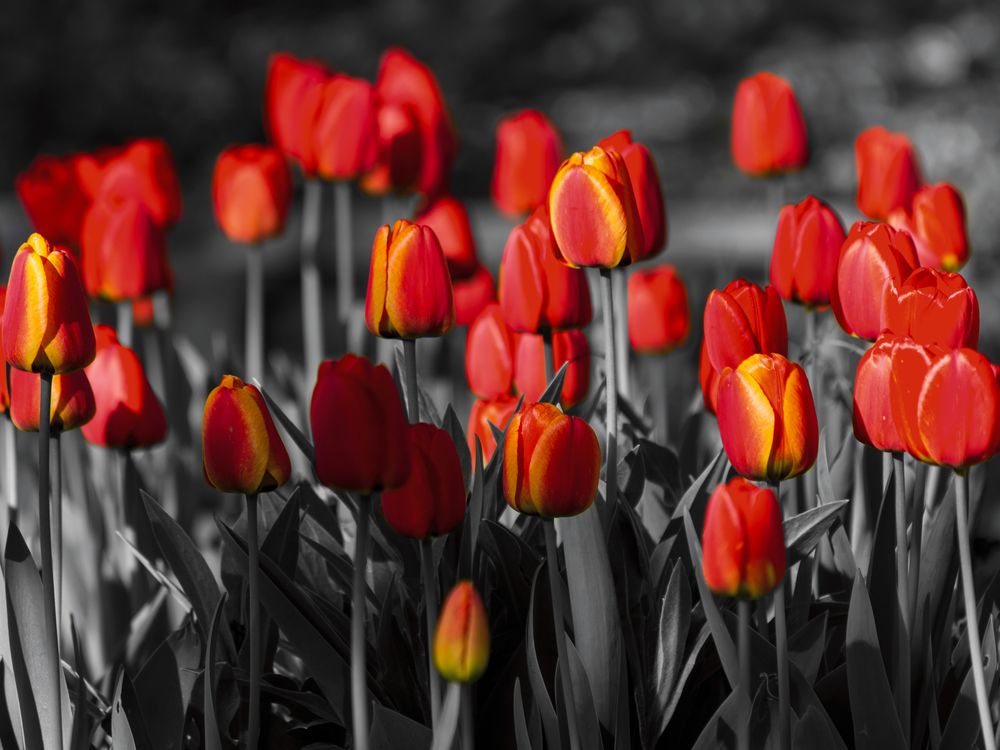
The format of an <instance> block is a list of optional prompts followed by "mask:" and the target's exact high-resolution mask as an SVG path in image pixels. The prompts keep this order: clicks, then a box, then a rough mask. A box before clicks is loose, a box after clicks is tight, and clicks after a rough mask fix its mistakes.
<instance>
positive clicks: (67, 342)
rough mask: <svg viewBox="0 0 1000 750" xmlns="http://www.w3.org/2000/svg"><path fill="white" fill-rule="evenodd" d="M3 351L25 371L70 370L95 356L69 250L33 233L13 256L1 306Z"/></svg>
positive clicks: (84, 301) (84, 302)
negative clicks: (2, 309) (4, 299)
mask: <svg viewBox="0 0 1000 750" xmlns="http://www.w3.org/2000/svg"><path fill="white" fill-rule="evenodd" d="M2 329H3V353H4V356H5V357H6V358H7V361H8V362H10V364H11V366H13V367H16V368H18V369H19V370H27V371H29V372H70V371H72V370H79V369H80V368H81V367H86V366H87V365H88V364H90V362H91V361H92V360H93V359H94V352H95V344H94V329H93V327H92V326H91V323H90V309H89V308H88V306H87V295H86V293H85V292H84V290H83V282H82V281H81V280H80V271H79V269H78V268H77V265H76V261H75V260H74V259H73V256H72V255H70V254H69V253H68V252H67V251H65V250H63V249H62V248H58V247H52V246H51V245H49V243H48V242H47V241H46V240H45V238H44V237H42V236H41V235H40V234H37V233H36V234H32V235H31V236H30V237H28V241H27V242H25V243H24V244H23V245H21V247H20V249H19V250H18V251H17V255H15V256H14V264H13V266H12V267H11V269H10V280H9V282H8V284H7V298H6V301H5V303H4V311H3V326H2Z"/></svg>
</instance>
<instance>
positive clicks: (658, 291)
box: [628, 266, 691, 354]
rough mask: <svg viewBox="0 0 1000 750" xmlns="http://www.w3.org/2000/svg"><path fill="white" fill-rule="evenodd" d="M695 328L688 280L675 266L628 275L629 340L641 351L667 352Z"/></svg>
mask: <svg viewBox="0 0 1000 750" xmlns="http://www.w3.org/2000/svg"><path fill="white" fill-rule="evenodd" d="M690 330H691V311H690V309H689V307H688V297H687V289H686V288H685V287H684V280H683V279H682V278H681V277H680V275H679V274H678V273H677V269H675V268H674V267H673V266H660V267H659V268H650V269H646V270H642V271H636V272H635V273H633V274H632V275H631V276H629V277H628V340H629V343H630V344H631V345H632V348H633V349H634V350H635V351H637V352H639V353H640V354H665V353H666V352H669V351H672V350H673V349H676V348H677V347H678V346H680V345H681V344H683V343H684V340H685V339H686V338H687V335H688V332H689V331H690Z"/></svg>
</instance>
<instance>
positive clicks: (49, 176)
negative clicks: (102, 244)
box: [14, 154, 89, 247]
mask: <svg viewBox="0 0 1000 750" xmlns="http://www.w3.org/2000/svg"><path fill="white" fill-rule="evenodd" d="M79 159H80V157H79V156H78V155H71V156H48V155H45V154H43V155H41V156H38V157H35V159H34V161H32V162H31V164H30V165H29V166H28V168H27V169H26V170H25V171H23V172H21V173H20V174H18V175H17V179H16V180H15V182H14V189H15V191H16V192H17V197H18V199H19V200H20V201H21V205H22V206H23V207H24V212H25V213H26V214H27V215H28V219H29V220H30V221H31V224H32V226H33V227H34V228H35V231H36V232H39V233H40V234H42V235H43V236H44V237H48V238H49V239H50V240H51V241H52V242H54V243H55V244H58V245H70V246H72V247H78V246H79V243H80V228H81V227H82V226H83V216H84V214H85V213H86V212H87V205H88V203H89V198H88V196H87V195H86V194H85V192H84V188H83V185H82V183H81V180H80V174H79V169H78V162H79Z"/></svg>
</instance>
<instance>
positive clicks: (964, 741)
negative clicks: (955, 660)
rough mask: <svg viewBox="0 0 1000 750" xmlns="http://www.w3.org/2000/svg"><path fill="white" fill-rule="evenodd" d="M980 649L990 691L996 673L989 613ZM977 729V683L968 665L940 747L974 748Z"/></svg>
mask: <svg viewBox="0 0 1000 750" xmlns="http://www.w3.org/2000/svg"><path fill="white" fill-rule="evenodd" d="M969 622H971V623H972V624H973V626H975V622H976V621H975V619H974V618H973V619H971V620H967V622H966V625H968V624H969ZM968 637H969V636H968V633H963V634H962V638H963V639H967V638H968ZM982 648H983V660H984V662H985V664H984V666H983V674H984V677H985V682H986V691H987V692H990V691H991V689H992V687H993V680H994V678H995V677H996V673H997V639H996V629H995V627H994V624H993V617H992V616H991V617H990V618H989V621H988V622H987V624H986V632H985V633H984V634H983V640H982ZM933 710H936V709H933ZM980 731H981V728H980V723H979V708H978V704H977V703H976V685H975V682H974V678H973V674H972V667H971V664H970V666H969V671H968V672H966V673H965V679H964V680H962V689H961V690H960V691H959V694H958V697H957V698H956V699H955V705H954V706H953V707H952V709H951V714H950V715H949V716H948V722H947V723H946V724H945V727H944V734H943V735H942V736H941V748H942V750H952V749H954V750H962V749H964V748H967V747H974V746H975V745H976V740H977V738H978V737H979V734H980Z"/></svg>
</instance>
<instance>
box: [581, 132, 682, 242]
mask: <svg viewBox="0 0 1000 750" xmlns="http://www.w3.org/2000/svg"><path fill="white" fill-rule="evenodd" d="M597 145H598V146H600V147H601V148H604V149H614V150H615V151H617V152H618V153H619V154H621V155H622V158H623V159H624V160H625V167H626V168H627V169H628V177H629V183H630V184H631V185H632V194H633V195H634V196H635V205H636V209H637V210H638V212H639V223H640V224H641V225H642V249H641V250H640V251H639V254H638V255H636V256H633V258H632V261H633V262H638V261H640V260H646V259H647V258H652V257H653V256H654V255H656V254H657V253H659V252H660V251H661V250H663V248H664V247H665V246H666V244H667V213H666V208H665V207H664V205H663V189H662V188H661V187H660V174H659V172H658V171H657V169H656V162H654V161H653V155H652V154H651V153H650V152H649V149H648V148H646V146H645V145H644V144H642V143H638V142H636V141H633V140H632V133H631V132H629V131H628V130H619V131H618V132H617V133H613V134H612V135H609V136H608V137H607V138H605V139H603V140H601V141H599V142H598V144H597Z"/></svg>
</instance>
